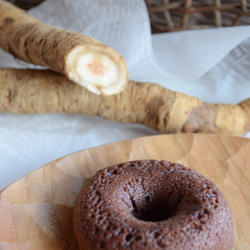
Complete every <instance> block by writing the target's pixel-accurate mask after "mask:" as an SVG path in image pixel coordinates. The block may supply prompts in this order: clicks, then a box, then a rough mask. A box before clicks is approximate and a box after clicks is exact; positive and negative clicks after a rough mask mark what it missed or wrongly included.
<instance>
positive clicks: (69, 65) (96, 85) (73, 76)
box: [65, 44, 128, 95]
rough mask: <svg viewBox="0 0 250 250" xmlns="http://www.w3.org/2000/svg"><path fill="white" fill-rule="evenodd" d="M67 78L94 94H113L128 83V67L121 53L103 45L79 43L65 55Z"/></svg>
mask: <svg viewBox="0 0 250 250" xmlns="http://www.w3.org/2000/svg"><path fill="white" fill-rule="evenodd" d="M65 65H66V66H65V71H66V74H67V76H68V78H69V79H70V80H71V81H73V82H75V83H77V84H79V85H81V86H83V87H85V88H87V89H88V90H89V91H91V92H93V93H95V94H98V95H100V94H102V95H114V94H117V93H119V92H121V91H122V90H123V89H124V86H125V85H126V84H127V83H128V69H127V65H126V62H125V60H124V59H123V58H122V57H121V55H120V54H119V53H118V52H116V51H115V50H113V49H112V48H110V47H107V46H105V45H92V44H86V45H79V46H77V47H75V48H74V49H72V50H71V51H70V53H69V54H68V55H67V57H66V64H65Z"/></svg>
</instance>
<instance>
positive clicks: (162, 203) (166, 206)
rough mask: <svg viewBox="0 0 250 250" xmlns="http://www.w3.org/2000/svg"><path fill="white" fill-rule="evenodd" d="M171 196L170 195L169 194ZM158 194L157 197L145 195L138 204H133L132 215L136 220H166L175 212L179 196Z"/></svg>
mask: <svg viewBox="0 0 250 250" xmlns="http://www.w3.org/2000/svg"><path fill="white" fill-rule="evenodd" d="M171 196H172V195H171ZM174 197H175V199H173V197H171V198H170V197H169V195H160V196H157V197H150V196H148V195H147V196H145V197H144V200H143V201H142V202H139V204H140V205H138V206H136V205H135V204H133V208H134V210H133V213H132V214H133V216H134V217H135V218H137V219H138V220H142V221H151V222H157V221H163V220H167V219H169V218H170V217H172V216H173V215H174V214H175V211H176V209H177V206H178V204H179V203H180V199H181V197H178V195H174Z"/></svg>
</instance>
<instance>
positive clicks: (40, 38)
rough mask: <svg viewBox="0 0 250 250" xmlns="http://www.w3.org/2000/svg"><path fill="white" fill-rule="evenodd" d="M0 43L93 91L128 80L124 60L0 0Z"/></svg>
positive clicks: (108, 90) (114, 89) (111, 90)
mask: <svg viewBox="0 0 250 250" xmlns="http://www.w3.org/2000/svg"><path fill="white" fill-rule="evenodd" d="M0 46H1V47H2V48H3V50H5V51H6V52H8V53H10V54H12V55H13V56H15V57H17V58H19V59H21V60H23V61H26V62H29V63H33V64H36V65H41V66H44V67H47V68H49V69H51V70H53V71H57V72H59V73H62V74H64V75H65V76H66V77H68V78H69V79H70V80H71V81H73V82H75V83H77V84H79V85H82V86H84V87H86V88H87V89H89V90H90V91H92V92H94V93H96V94H103V95H112V94H116V93H118V92H120V91H121V90H123V88H124V85H125V84H126V83H127V81H128V70H127V65H126V62H125V60H124V59H123V58H122V57H121V55H120V54H119V53H118V52H116V51H115V50H113V49H112V48H110V47H108V46H105V45H104V44H102V43H101V42H99V41H97V40H95V39H93V38H91V37H89V36H85V35H82V34H78V33H75V32H70V31H67V30H63V29H59V28H56V27H52V26H48V25H45V24H43V23H41V22H40V21H39V20H37V19H36V18H33V17H32V16H30V15H28V14H27V13H26V12H25V11H23V10H21V9H19V8H17V7H15V6H13V5H12V4H10V3H8V2H6V1H3V0H0Z"/></svg>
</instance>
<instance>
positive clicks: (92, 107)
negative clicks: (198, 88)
mask: <svg viewBox="0 0 250 250" xmlns="http://www.w3.org/2000/svg"><path fill="white" fill-rule="evenodd" d="M0 112H6V113H77V114H84V115H92V116H100V117H102V118H105V119H107V120H110V121H116V122H123V123H138V124H144V125H145V126H147V127H149V128H152V129H154V130H157V131H159V132H162V133H180V132H187V133H193V132H203V133H220V134H230V135H243V134H245V133H246V132H248V131H250V99H247V100H246V101H244V102H241V103H240V104H238V105H231V104H217V105H216V104H209V103H203V102H202V101H201V100H200V99H199V98H195V97H191V96H189V95H186V94H183V93H179V92H173V91H171V90H169V89H166V88H164V87H162V86H160V85H158V84H154V83H142V82H133V81H130V82H129V83H128V85H127V86H126V88H125V89H124V91H123V92H121V93H119V94H117V95H112V96H96V95H95V94H93V93H91V92H90V91H88V90H86V89H84V88H81V87H80V86H78V85H76V84H73V83H72V82H70V81H69V80H68V79H67V78H65V77H64V76H62V75H60V74H57V73H54V72H51V71H48V70H28V69H26V70H24V69H0Z"/></svg>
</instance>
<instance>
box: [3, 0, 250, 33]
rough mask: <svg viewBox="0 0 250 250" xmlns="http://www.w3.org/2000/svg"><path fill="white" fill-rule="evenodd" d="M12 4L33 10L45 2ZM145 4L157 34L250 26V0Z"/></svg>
mask: <svg viewBox="0 0 250 250" xmlns="http://www.w3.org/2000/svg"><path fill="white" fill-rule="evenodd" d="M8 1H10V2H12V3H13V4H15V5H17V6H19V7H21V8H24V9H30V8H32V7H34V6H36V5H37V4H39V3H41V2H42V1H44V0H8ZM124 1H125V0H124ZM135 1H136V0H135ZM145 3H146V5H147V8H148V12H149V17H150V21H151V26H152V32H153V33H159V32H169V31H178V30H188V29H204V28H212V27H229V26H237V25H250V0H145Z"/></svg>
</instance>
